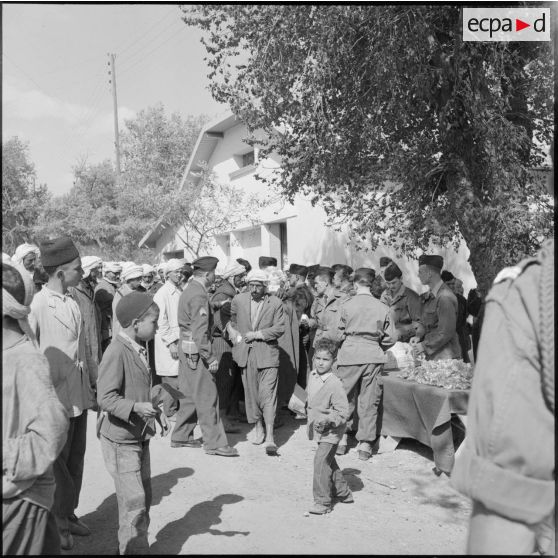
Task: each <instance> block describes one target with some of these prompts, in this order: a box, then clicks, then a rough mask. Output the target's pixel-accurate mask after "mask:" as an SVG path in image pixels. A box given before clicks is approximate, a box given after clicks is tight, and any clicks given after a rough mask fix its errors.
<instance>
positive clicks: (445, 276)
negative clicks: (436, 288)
mask: <svg viewBox="0 0 558 558" xmlns="http://www.w3.org/2000/svg"><path fill="white" fill-rule="evenodd" d="M441 277H442V281H443V282H444V283H447V282H448V281H451V280H452V279H455V277H454V275H453V273H452V272H451V271H448V270H447V269H444V271H442V273H441Z"/></svg>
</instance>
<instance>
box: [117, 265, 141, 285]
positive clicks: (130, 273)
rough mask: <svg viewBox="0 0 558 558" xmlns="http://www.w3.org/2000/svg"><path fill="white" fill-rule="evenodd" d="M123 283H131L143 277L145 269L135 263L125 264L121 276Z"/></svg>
mask: <svg viewBox="0 0 558 558" xmlns="http://www.w3.org/2000/svg"><path fill="white" fill-rule="evenodd" d="M120 277H121V279H122V281H129V280H130V279H138V278H139V277H143V267H141V265H137V264H135V263H134V262H125V263H124V265H123V266H122V273H121V274H120Z"/></svg>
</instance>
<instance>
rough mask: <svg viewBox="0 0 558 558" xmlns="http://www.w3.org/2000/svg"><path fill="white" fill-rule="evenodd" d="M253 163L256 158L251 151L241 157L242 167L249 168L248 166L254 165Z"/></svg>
mask: <svg viewBox="0 0 558 558" xmlns="http://www.w3.org/2000/svg"><path fill="white" fill-rule="evenodd" d="M255 162H256V157H255V153H254V151H253V150H252V151H250V152H249V153H245V154H244V155H242V167H249V166H250V165H253V164H255Z"/></svg>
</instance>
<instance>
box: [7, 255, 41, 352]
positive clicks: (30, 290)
mask: <svg viewBox="0 0 558 558" xmlns="http://www.w3.org/2000/svg"><path fill="white" fill-rule="evenodd" d="M6 264H7V265H10V266H11V267H13V268H14V269H15V270H17V272H18V273H19V274H20V275H21V278H22V279H23V285H24V287H25V296H24V298H23V304H20V303H19V302H18V301H17V300H16V299H15V298H14V297H13V296H12V295H11V294H10V293H9V292H8V291H7V290H6V289H4V287H2V316H10V317H11V318H14V320H17V321H18V323H19V327H21V329H22V331H23V332H24V333H26V334H27V336H28V337H29V339H31V341H32V342H33V343H35V344H36V341H35V336H34V335H33V332H32V331H31V328H30V327H29V322H28V321H27V316H28V315H29V313H30V312H31V307H30V305H31V301H32V300H33V296H34V295H35V284H34V283H33V279H32V278H31V276H30V275H29V272H28V271H27V270H26V269H25V268H24V267H23V265H21V264H18V263H10V264H8V263H7V262H6Z"/></svg>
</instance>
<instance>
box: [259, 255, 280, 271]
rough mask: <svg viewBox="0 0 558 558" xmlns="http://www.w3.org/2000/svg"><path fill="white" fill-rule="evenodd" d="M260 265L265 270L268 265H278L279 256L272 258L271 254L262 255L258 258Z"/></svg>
mask: <svg viewBox="0 0 558 558" xmlns="http://www.w3.org/2000/svg"><path fill="white" fill-rule="evenodd" d="M258 266H259V268H260V269H263V270H264V271H265V270H266V269H267V268H268V267H277V258H272V257H271V256H260V258H259V260H258Z"/></svg>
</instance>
